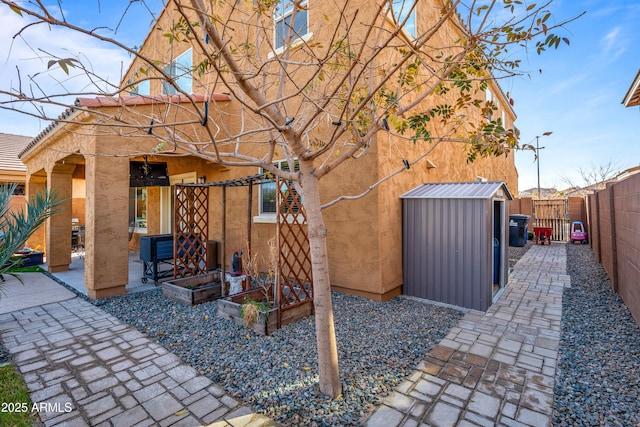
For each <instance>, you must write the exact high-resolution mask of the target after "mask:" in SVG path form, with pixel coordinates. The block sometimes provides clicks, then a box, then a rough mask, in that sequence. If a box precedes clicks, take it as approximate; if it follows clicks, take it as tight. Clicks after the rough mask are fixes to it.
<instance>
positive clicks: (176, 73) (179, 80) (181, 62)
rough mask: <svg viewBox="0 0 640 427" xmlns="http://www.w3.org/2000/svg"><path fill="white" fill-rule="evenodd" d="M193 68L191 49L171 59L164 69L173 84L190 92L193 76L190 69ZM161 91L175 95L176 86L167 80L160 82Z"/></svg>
mask: <svg viewBox="0 0 640 427" xmlns="http://www.w3.org/2000/svg"><path fill="white" fill-rule="evenodd" d="M192 68H193V58H192V51H191V49H189V50H187V51H186V52H184V53H183V54H182V55H180V56H178V57H177V58H176V59H175V60H174V61H171V63H169V64H168V65H167V66H166V67H165V68H164V71H165V72H166V73H167V74H168V75H169V76H171V77H172V78H173V80H174V82H175V84H176V85H177V86H178V87H179V88H180V89H182V90H183V91H185V92H186V93H191V92H192V90H191V89H192V86H193V77H192V76H191V71H192ZM162 93H163V94H164V95H175V94H176V93H177V90H176V88H175V87H174V86H173V85H171V84H169V83H168V82H162Z"/></svg>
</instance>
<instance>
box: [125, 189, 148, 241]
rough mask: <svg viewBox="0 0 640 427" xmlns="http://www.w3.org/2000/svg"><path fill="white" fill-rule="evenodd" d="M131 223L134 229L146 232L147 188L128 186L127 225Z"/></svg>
mask: <svg viewBox="0 0 640 427" xmlns="http://www.w3.org/2000/svg"><path fill="white" fill-rule="evenodd" d="M131 224H133V227H135V231H136V232H138V233H140V232H142V233H146V232H147V188H146V187H132V188H129V225H131Z"/></svg>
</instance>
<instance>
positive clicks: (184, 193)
mask: <svg viewBox="0 0 640 427" xmlns="http://www.w3.org/2000/svg"><path fill="white" fill-rule="evenodd" d="M174 200H175V223H174V234H173V241H174V249H173V250H174V254H173V259H174V266H173V275H174V277H175V278H181V277H188V276H194V275H196V274H205V273H207V270H208V268H207V266H208V263H207V242H208V234H207V233H208V230H209V215H208V205H209V203H208V200H209V187H204V186H193V185H180V184H178V185H176V192H175V199H174Z"/></svg>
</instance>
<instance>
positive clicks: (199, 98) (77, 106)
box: [18, 93, 231, 158]
mask: <svg viewBox="0 0 640 427" xmlns="http://www.w3.org/2000/svg"><path fill="white" fill-rule="evenodd" d="M230 100H231V95H229V94H226V93H212V94H210V95H203V94H192V95H189V96H185V95H182V94H177V95H155V96H140V95H126V96H119V97H107V96H99V97H95V98H77V99H76V100H75V102H74V106H73V107H69V108H67V109H66V110H65V111H63V112H62V114H60V115H59V116H58V120H55V121H53V122H51V124H50V125H49V126H47V127H46V128H45V129H44V130H43V131H42V132H40V133H39V134H38V135H37V136H36V137H35V138H33V140H32V141H31V142H30V143H29V144H28V145H27V146H26V147H25V148H24V149H23V150H22V151H21V152H20V153H19V154H18V157H20V158H22V157H23V156H24V155H25V154H27V153H28V152H29V150H31V149H32V148H33V147H35V146H36V145H38V143H39V142H40V141H41V140H42V139H44V137H45V136H47V135H48V134H50V133H52V132H53V131H54V130H55V129H56V128H57V127H58V125H59V124H60V123H64V122H68V121H69V120H70V119H69V118H70V117H71V116H72V115H73V114H75V113H76V112H78V111H83V110H86V109H92V108H101V107H118V106H127V107H131V106H136V105H158V104H182V103H187V102H192V101H193V102H204V101H230Z"/></svg>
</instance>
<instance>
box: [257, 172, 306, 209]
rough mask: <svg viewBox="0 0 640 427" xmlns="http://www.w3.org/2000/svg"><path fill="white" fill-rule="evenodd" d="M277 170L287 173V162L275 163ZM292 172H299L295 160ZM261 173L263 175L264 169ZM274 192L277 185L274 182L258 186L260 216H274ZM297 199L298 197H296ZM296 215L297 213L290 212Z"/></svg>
mask: <svg viewBox="0 0 640 427" xmlns="http://www.w3.org/2000/svg"><path fill="white" fill-rule="evenodd" d="M275 164H276V166H277V167H278V169H280V170H283V171H289V170H290V169H289V162H287V161H286V160H281V161H278V162H276V163H275ZM293 167H294V171H299V170H300V165H299V163H298V161H297V160H296V161H295V162H294V165H293ZM262 173H265V171H264V169H263V170H262ZM276 191H277V184H276V183H275V182H268V183H266V184H262V185H261V186H260V215H274V216H275V214H276V209H277V205H276ZM298 197H299V196H298ZM292 213H294V214H296V213H297V212H292Z"/></svg>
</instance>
